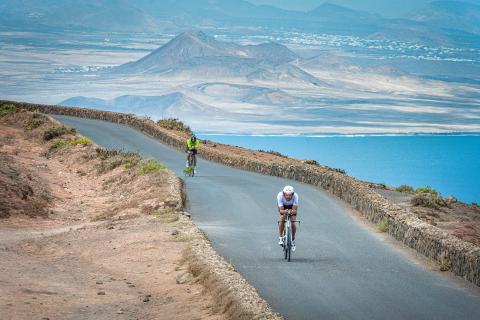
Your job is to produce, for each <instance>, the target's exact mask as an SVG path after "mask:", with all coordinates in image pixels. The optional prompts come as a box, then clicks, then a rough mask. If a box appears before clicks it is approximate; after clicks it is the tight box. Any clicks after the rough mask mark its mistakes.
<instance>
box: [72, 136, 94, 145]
mask: <svg viewBox="0 0 480 320" xmlns="http://www.w3.org/2000/svg"><path fill="white" fill-rule="evenodd" d="M91 143H92V139H90V138H87V137H78V138H75V139H73V140H70V141H68V144H69V145H71V146H77V145H82V146H86V145H89V144H91Z"/></svg>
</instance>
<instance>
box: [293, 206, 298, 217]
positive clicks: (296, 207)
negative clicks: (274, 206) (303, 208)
mask: <svg viewBox="0 0 480 320" xmlns="http://www.w3.org/2000/svg"><path fill="white" fill-rule="evenodd" d="M297 210H298V206H296V205H293V206H292V215H294V216H295V215H297Z"/></svg>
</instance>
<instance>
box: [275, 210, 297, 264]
mask: <svg viewBox="0 0 480 320" xmlns="http://www.w3.org/2000/svg"><path fill="white" fill-rule="evenodd" d="M291 215H292V210H291V209H287V213H286V214H285V220H283V221H284V222H285V228H284V229H283V237H282V239H283V244H282V248H283V255H284V258H285V260H287V261H288V262H290V258H291V256H292V241H293V239H292V223H296V222H298V223H300V221H294V222H292V220H291V219H290V217H291ZM279 223H280V221H279Z"/></svg>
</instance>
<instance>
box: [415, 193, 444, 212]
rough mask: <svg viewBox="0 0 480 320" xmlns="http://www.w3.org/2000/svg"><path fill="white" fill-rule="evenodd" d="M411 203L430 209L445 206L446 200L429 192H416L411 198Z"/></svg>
mask: <svg viewBox="0 0 480 320" xmlns="http://www.w3.org/2000/svg"><path fill="white" fill-rule="evenodd" d="M411 203H412V205H414V206H422V207H426V208H432V209H440V207H446V206H447V202H446V201H445V200H444V199H443V198H442V197H440V196H438V195H435V194H431V193H419V194H416V195H415V196H414V197H413V198H412V200H411Z"/></svg>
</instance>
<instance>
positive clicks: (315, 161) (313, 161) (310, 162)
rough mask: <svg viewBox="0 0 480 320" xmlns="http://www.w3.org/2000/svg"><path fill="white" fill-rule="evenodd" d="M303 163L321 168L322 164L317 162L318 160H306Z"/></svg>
mask: <svg viewBox="0 0 480 320" xmlns="http://www.w3.org/2000/svg"><path fill="white" fill-rule="evenodd" d="M303 163H306V164H309V165H312V166H317V167H318V166H319V165H320V164H319V163H318V162H317V160H305V161H303Z"/></svg>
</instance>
